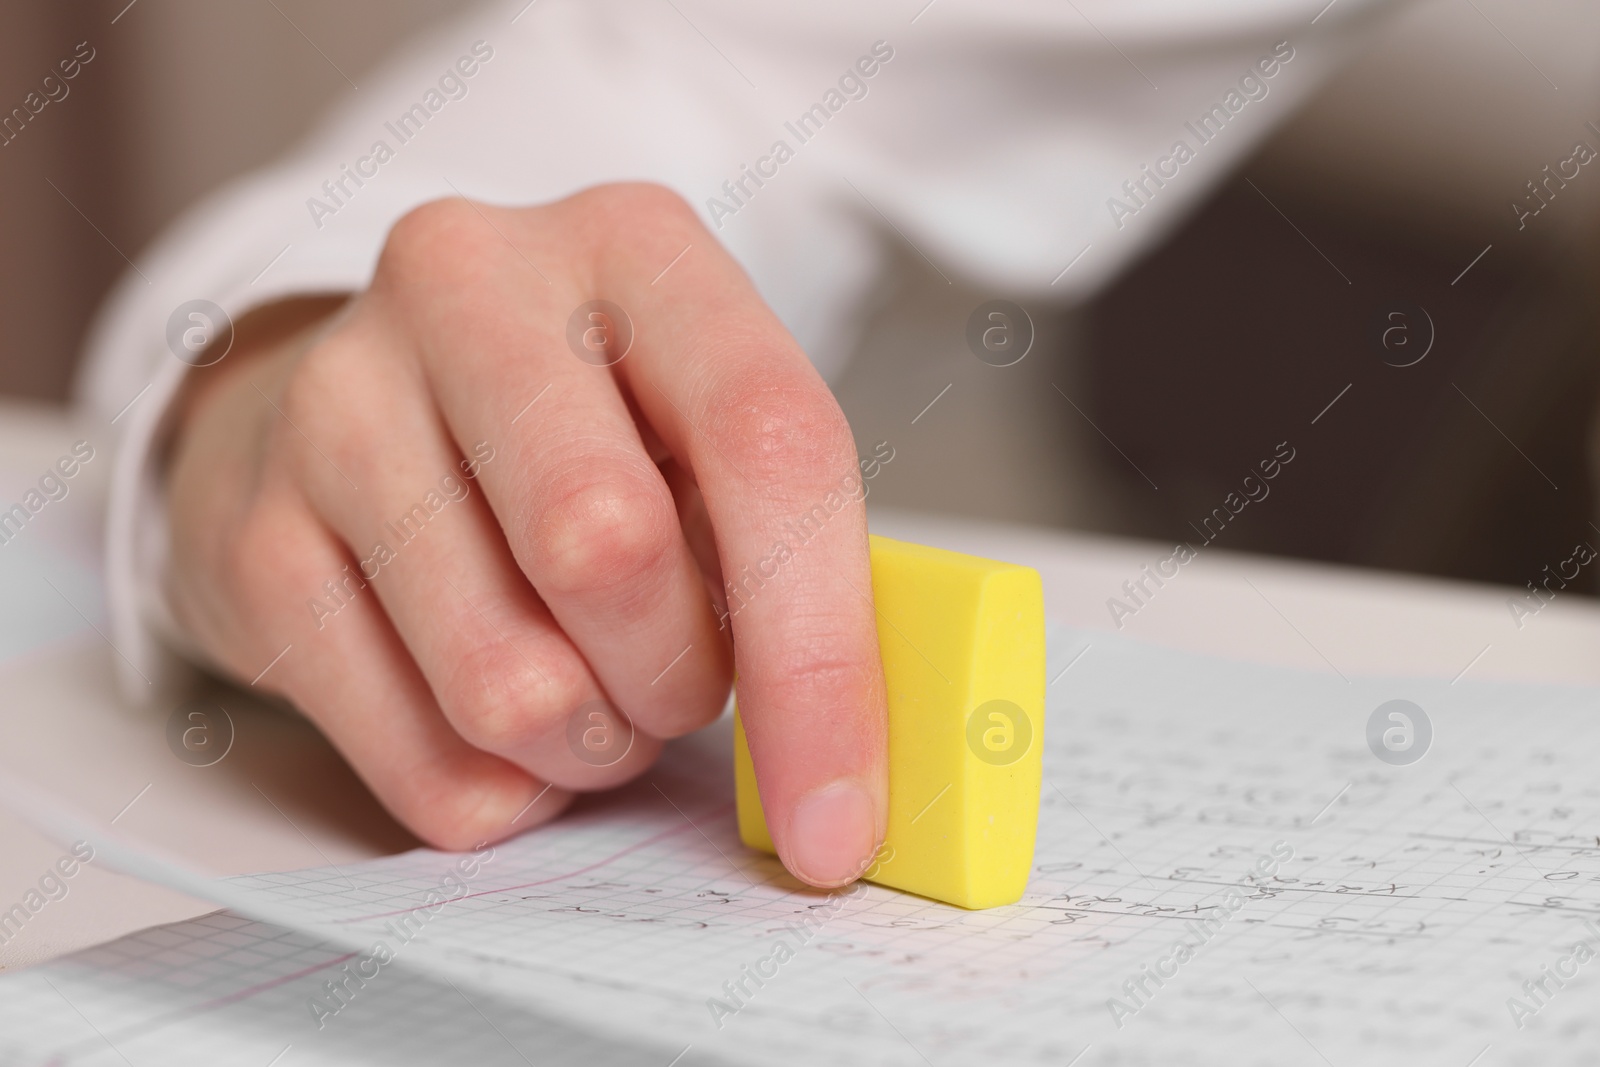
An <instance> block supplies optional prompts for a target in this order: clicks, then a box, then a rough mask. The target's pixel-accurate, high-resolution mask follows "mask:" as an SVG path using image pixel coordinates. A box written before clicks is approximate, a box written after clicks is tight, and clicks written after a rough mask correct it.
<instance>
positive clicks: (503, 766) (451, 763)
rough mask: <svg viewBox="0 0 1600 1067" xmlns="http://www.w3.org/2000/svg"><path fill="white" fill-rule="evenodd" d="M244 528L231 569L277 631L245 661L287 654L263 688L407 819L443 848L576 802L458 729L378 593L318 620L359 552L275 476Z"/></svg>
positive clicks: (509, 829)
mask: <svg viewBox="0 0 1600 1067" xmlns="http://www.w3.org/2000/svg"><path fill="white" fill-rule="evenodd" d="M243 531H244V532H243V533H242V534H241V535H240V536H239V537H238V538H237V539H236V542H235V544H234V545H233V553H234V561H233V563H234V565H233V566H232V568H231V569H230V572H229V573H230V574H231V576H232V578H231V582H232V584H233V585H234V597H233V599H234V600H235V602H236V603H237V604H238V605H239V610H240V611H241V613H243V614H245V615H246V616H247V617H249V618H252V619H254V620H257V622H256V625H255V626H254V627H253V632H254V633H257V634H260V635H267V634H270V635H272V638H273V640H272V642H269V643H267V644H263V645H259V646H258V647H257V648H256V649H255V650H254V656H252V657H249V660H250V662H245V660H246V657H245V656H244V655H242V654H238V655H236V656H235V658H234V660H233V665H234V666H235V667H236V668H237V669H238V670H239V671H240V673H241V675H243V676H244V677H250V676H251V675H252V674H253V673H255V672H257V671H259V669H260V667H259V663H264V662H266V661H267V660H268V659H270V658H271V657H273V656H277V655H279V654H280V652H281V657H282V658H281V659H279V660H277V661H276V662H275V663H272V664H271V666H270V670H268V671H267V672H266V673H265V674H263V675H261V676H260V679H259V682H258V683H257V684H258V686H259V687H260V688H263V689H267V690H270V691H274V692H278V693H281V694H283V695H284V696H286V697H287V698H288V699H289V700H291V701H292V702H293V703H294V704H295V705H296V706H298V707H299V708H300V709H301V710H303V711H304V712H305V713H306V715H307V716H309V717H310V718H311V719H312V720H313V721H314V722H316V724H317V725H318V726H319V727H320V728H321V730H322V731H323V733H324V734H325V735H326V736H327V737H328V739H329V740H330V741H332V743H333V744H334V746H335V747H336V748H337V749H338V750H339V751H340V752H341V753H342V754H343V755H344V757H345V759H346V760H348V761H349V763H350V765H351V766H352V767H353V768H354V769H355V771H356V773H357V774H359V775H360V776H361V778H362V780H363V781H365V782H366V783H367V785H368V787H369V788H371V789H372V791H373V793H374V794H376V796H377V797H378V799H379V800H380V801H381V802H382V803H383V804H384V806H385V807H386V808H388V809H389V811H390V812H391V813H392V814H393V815H394V816H395V817H396V818H397V819H399V820H400V822H402V823H403V824H405V825H406V826H407V827H409V828H410V829H411V830H412V831H413V832H414V833H416V834H417V835H418V836H419V837H421V838H422V839H423V840H425V841H427V842H428V843H429V844H431V845H433V846H435V847H438V848H443V849H449V850H463V849H468V848H473V847H475V846H477V845H479V844H481V843H484V842H488V841H496V840H500V839H501V838H504V837H507V836H510V835H511V834H513V833H516V832H518V831H520V830H524V829H527V828H528V827H529V826H532V825H536V824H537V823H540V822H543V821H545V820H547V819H550V818H553V817H554V816H555V815H556V814H558V813H559V812H560V811H561V810H562V809H563V808H565V807H566V805H567V803H568V802H569V801H570V799H571V794H570V793H568V792H567V791H566V790H564V789H561V788H560V787H552V786H549V785H548V784H547V783H545V782H543V781H540V780H539V779H538V778H536V777H534V776H532V775H530V774H528V773H527V772H526V771H524V770H522V769H521V768H519V767H517V766H515V765H513V764H511V763H509V762H507V761H506V760H503V759H501V758H499V757H498V756H494V755H491V754H489V753H487V752H483V751H481V750H480V749H477V748H474V747H473V746H471V745H469V744H467V742H466V741H464V740H463V739H462V738H461V737H460V736H459V735H458V734H457V733H456V731H455V730H454V729H452V728H451V726H450V724H449V723H448V722H446V721H445V718H444V716H443V715H442V714H441V713H440V711H439V708H438V706H437V704H435V702H434V701H433V698H432V696H431V695H430V693H429V690H428V686H427V683H426V681H425V680H424V679H423V678H422V676H421V675H420V674H419V673H418V671H417V669H416V667H415V665H414V664H413V663H412V660H411V657H410V655H409V654H408V653H407V651H406V649H405V646H404V645H403V644H402V643H401V641H400V638H399V635H398V634H397V633H396V632H395V631H394V628H393V627H392V626H390V625H389V623H388V620H387V619H386V618H385V617H384V615H383V612H382V610H381V608H380V607H379V606H378V602H377V600H376V598H373V597H364V598H357V599H356V600H354V601H352V602H351V603H349V604H348V605H347V606H345V607H344V608H342V609H341V610H340V612H339V618H338V623H339V625H337V626H327V627H324V628H323V629H322V630H320V631H319V630H318V629H317V628H316V626H315V625H314V622H313V619H312V615H311V614H310V613H309V612H308V611H306V609H305V606H304V602H305V594H306V592H307V591H309V590H314V589H317V588H318V587H319V586H320V584H321V582H322V581H323V580H324V578H326V577H327V576H330V575H337V574H339V573H340V572H341V571H342V569H343V568H344V567H345V565H347V564H348V563H349V562H350V558H349V556H348V555H347V554H346V553H345V552H344V550H343V549H342V547H341V546H340V545H339V544H338V543H337V541H336V540H335V539H334V537H333V536H332V534H331V532H330V531H328V530H326V529H325V528H324V527H322V526H321V524H320V523H319V522H318V521H317V520H316V519H315V517H314V516H313V515H312V514H311V512H310V510H309V508H308V507H307V506H306V505H305V504H304V503H303V502H301V501H300V500H298V498H297V495H296V494H295V493H294V492H293V491H292V490H288V489H287V488H281V487H280V488H274V487H272V486H268V487H267V488H266V489H265V490H264V492H263V494H262V498H261V500H260V501H259V502H258V503H257V505H256V507H255V509H254V513H253V514H252V516H251V518H250V521H249V522H248V523H247V524H246V525H245V526H244V527H243ZM276 642H282V644H276ZM285 647H286V650H284V649H285Z"/></svg>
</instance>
